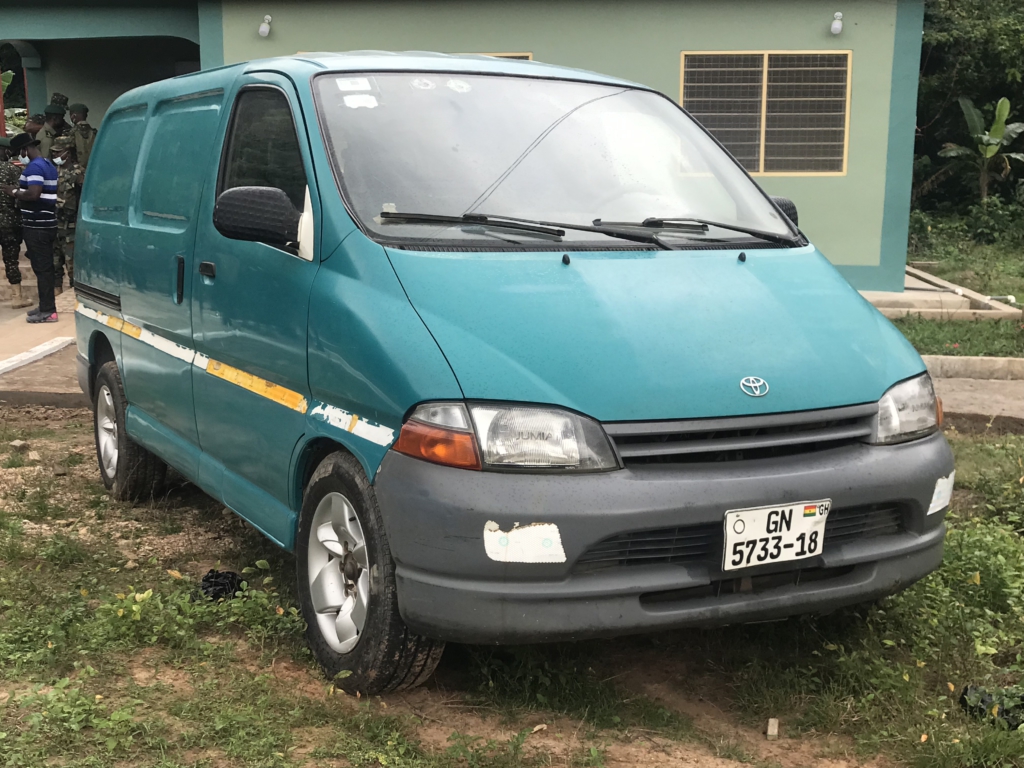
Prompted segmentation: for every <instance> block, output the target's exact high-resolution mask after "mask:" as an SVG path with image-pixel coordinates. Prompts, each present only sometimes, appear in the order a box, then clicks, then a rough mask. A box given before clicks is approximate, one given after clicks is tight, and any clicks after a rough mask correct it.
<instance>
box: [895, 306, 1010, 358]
mask: <svg viewBox="0 0 1024 768" xmlns="http://www.w3.org/2000/svg"><path fill="white" fill-rule="evenodd" d="M1022 301H1024V296H1022ZM893 324H894V325H895V326H896V327H897V328H899V330H900V332H902V333H903V335H904V336H906V337H907V340H908V341H910V343H911V344H913V345H914V348H915V349H916V350H917V351H918V352H919V353H920V354H922V355H982V356H989V357H1024V327H1022V324H1021V322H1020V321H1017V320H974V321H968V320H930V319H925V318H921V317H913V316H910V317H902V318H899V319H898V320H893Z"/></svg>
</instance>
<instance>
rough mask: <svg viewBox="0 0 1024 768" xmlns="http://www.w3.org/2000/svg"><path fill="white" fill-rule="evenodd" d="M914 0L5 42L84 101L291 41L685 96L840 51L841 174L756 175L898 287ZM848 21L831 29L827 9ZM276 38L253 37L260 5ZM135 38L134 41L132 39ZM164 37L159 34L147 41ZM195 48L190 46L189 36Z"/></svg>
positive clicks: (525, 5) (600, 7)
mask: <svg viewBox="0 0 1024 768" xmlns="http://www.w3.org/2000/svg"><path fill="white" fill-rule="evenodd" d="M923 5H924V0H837V2H835V3H823V2H821V0H633V1H632V2H622V1H621V0H587V1H586V2H584V1H583V0H518V1H517V2H510V1H504V2H501V1H499V0H474V1H473V2H469V1H468V0H344V1H342V2H338V1H329V0H305V1H300V0H266V2H261V3H252V2H251V0H108V1H107V2H89V3H86V2H81V3H77V4H76V3H73V2H68V3H60V4H57V3H53V4H50V3H47V4H46V5H45V6H43V5H40V6H39V7H37V6H32V7H28V6H26V7H20V6H19V7H13V6H12V8H10V9H7V10H5V12H4V21H3V25H2V29H0V38H4V39H11V40H26V41H29V42H30V43H31V44H32V45H34V46H36V48H37V49H38V50H39V59H40V60H41V63H40V62H39V61H37V62H36V63H35V64H34V67H35V68H33V69H31V70H29V71H28V75H29V77H28V79H29V86H30V99H31V100H32V101H33V102H34V103H35V104H38V103H39V102H40V101H42V99H43V98H45V94H47V93H48V92H49V91H53V90H61V91H63V92H65V93H68V95H70V96H71V97H72V98H73V99H75V100H87V101H89V102H90V103H91V106H92V107H93V110H94V113H93V115H91V117H92V118H93V121H94V122H99V119H100V118H101V116H102V112H103V111H104V110H105V108H106V107H107V106H108V105H109V103H110V102H111V101H112V100H113V98H114V97H116V95H118V93H119V92H121V91H123V90H125V89H127V88H129V87H132V86H134V85H138V84H141V83H143V82H148V81H151V80H154V79H159V78H162V77H166V76H170V75H171V74H174V69H175V68H176V66H178V65H180V64H181V63H183V60H187V59H194V58H195V57H196V56H195V45H196V44H198V49H199V50H198V58H199V59H200V61H201V64H202V67H203V68H209V67H214V66H219V65H221V64H226V63H233V62H238V61H245V60H248V59H258V58H265V57H269V56H279V55H291V54H295V53H297V52H299V51H345V50H365V49H378V50H392V51H403V50H430V51H440V52H447V53H502V52H506V53H512V52H530V53H532V54H533V58H534V59H535V60H538V61H546V62H550V63H552V64H560V65H564V66H569V67H578V68H581V69H590V70H595V71H598V72H604V73H608V74H612V75H617V76H619V77H623V78H626V79H629V80H634V81H636V82H640V83H643V84H645V85H649V86H651V87H653V88H656V89H658V90H660V91H662V92H663V93H666V94H668V95H669V96H671V97H673V98H677V99H678V98H679V90H680V88H679V86H680V54H681V53H682V52H696V51H765V50H772V51H829V50H837V51H847V50H850V51H852V52H853V55H852V63H851V108H850V128H849V133H850V135H849V154H848V162H847V173H846V174H845V175H842V176H799V175H792V176H774V175H773V176H762V177H759V179H758V181H759V182H760V183H761V184H762V185H763V186H764V187H765V189H766V190H768V192H770V193H771V194H778V195H784V196H786V197H790V198H792V199H793V200H794V201H795V202H796V204H797V206H798V208H799V211H800V223H801V226H802V227H803V228H804V230H805V231H806V232H807V234H808V235H809V236H810V238H811V239H812V240H813V241H814V242H815V244H817V245H818V246H819V247H820V248H821V250H822V251H823V252H824V253H825V255H826V256H828V258H829V259H830V260H831V261H832V262H833V263H834V264H836V265H837V266H838V267H839V269H840V270H841V271H842V272H843V274H844V275H846V277H847V279H849V280H850V282H851V283H853V284H854V285H855V286H856V287H857V288H860V289H873V290H902V287H903V270H904V265H905V261H906V246H907V229H908V219H909V212H910V184H911V174H912V165H913V145H914V130H915V124H916V102H917V80H918V62H919V60H920V50H921V30H922V25H923V14H924V10H923ZM837 10H838V11H842V13H843V15H844V22H845V25H844V27H845V28H844V30H843V32H842V34H841V35H838V36H835V35H832V34H831V33H830V31H829V27H830V25H831V22H832V17H833V14H834V13H835V12H836V11H837ZM266 14H269V15H270V16H271V17H272V18H273V21H272V24H271V33H270V35H269V36H268V37H266V38H262V37H260V36H259V34H258V29H259V25H260V23H261V22H262V21H263V17H264V15H266ZM132 38H134V40H133V39H132ZM156 38H160V39H156ZM190 46H191V47H190Z"/></svg>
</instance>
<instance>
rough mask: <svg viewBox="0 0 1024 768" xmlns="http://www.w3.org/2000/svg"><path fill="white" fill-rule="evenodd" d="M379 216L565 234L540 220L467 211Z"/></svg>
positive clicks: (394, 220) (393, 220)
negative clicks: (527, 220) (540, 224)
mask: <svg viewBox="0 0 1024 768" xmlns="http://www.w3.org/2000/svg"><path fill="white" fill-rule="evenodd" d="M380 218H381V222H382V223H385V224H386V223H388V222H391V223H392V224H401V223H403V222H408V223H411V224H456V225H458V224H469V225H473V226H481V225H484V226H488V225H489V226H492V227H501V228H503V229H511V230H515V231H517V232H532V233H534V234H537V235H544V236H545V237H557V238H559V239H561V237H562V236H563V235H564V234H565V230H564V229H555V228H552V227H549V226H537V224H539V223H540V222H536V223H534V222H525V221H518V220H515V219H505V218H501V217H492V216H484V215H483V214H479V213H467V214H464V215H462V216H441V215H438V214H434V213H398V212H397V211H381V212H380Z"/></svg>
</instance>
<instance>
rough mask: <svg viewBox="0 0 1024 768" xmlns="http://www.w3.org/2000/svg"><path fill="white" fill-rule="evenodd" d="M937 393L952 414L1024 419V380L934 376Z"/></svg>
mask: <svg viewBox="0 0 1024 768" xmlns="http://www.w3.org/2000/svg"><path fill="white" fill-rule="evenodd" d="M935 392H936V394H937V395H938V396H939V397H941V398H942V407H943V409H944V410H945V411H946V413H949V414H970V415H977V416H1008V417H1010V418H1014V419H1022V420H1024V381H993V380H989V379H935Z"/></svg>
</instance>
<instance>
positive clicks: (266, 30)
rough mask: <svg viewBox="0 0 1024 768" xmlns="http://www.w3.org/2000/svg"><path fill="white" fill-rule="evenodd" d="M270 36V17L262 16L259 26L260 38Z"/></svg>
mask: <svg viewBox="0 0 1024 768" xmlns="http://www.w3.org/2000/svg"><path fill="white" fill-rule="evenodd" d="M269 34H270V17H269V16H264V17H263V23H262V24H260V37H266V36H267V35H269Z"/></svg>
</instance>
